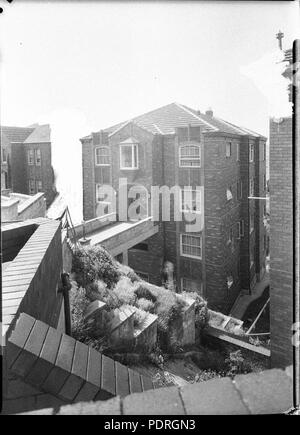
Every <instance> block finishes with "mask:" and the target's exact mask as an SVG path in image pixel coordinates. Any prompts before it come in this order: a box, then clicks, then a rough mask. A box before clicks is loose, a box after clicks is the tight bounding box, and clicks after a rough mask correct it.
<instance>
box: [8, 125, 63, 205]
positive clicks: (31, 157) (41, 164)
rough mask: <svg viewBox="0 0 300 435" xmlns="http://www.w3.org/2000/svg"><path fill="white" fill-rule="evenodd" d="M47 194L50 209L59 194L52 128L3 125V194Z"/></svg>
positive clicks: (45, 126) (46, 126)
mask: <svg viewBox="0 0 300 435" xmlns="http://www.w3.org/2000/svg"><path fill="white" fill-rule="evenodd" d="M5 191H12V192H17V193H24V194H28V195H34V194H36V193H38V192H44V193H45V198H46V202H47V206H49V205H50V204H51V203H52V201H53V199H54V197H55V195H56V190H55V186H54V172H53V168H52V165H51V138H50V126H49V125H47V124H46V125H38V124H35V125H32V126H30V127H4V126H1V192H5Z"/></svg>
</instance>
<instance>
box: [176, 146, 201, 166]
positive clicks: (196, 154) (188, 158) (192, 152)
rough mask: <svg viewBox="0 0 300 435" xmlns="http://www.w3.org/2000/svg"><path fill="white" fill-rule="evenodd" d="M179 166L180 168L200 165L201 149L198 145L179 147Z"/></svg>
mask: <svg viewBox="0 0 300 435" xmlns="http://www.w3.org/2000/svg"><path fill="white" fill-rule="evenodd" d="M179 166H180V167H182V168H200V167H201V149H200V146H198V145H183V146H181V147H180V148H179Z"/></svg>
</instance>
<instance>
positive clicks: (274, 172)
mask: <svg viewBox="0 0 300 435" xmlns="http://www.w3.org/2000/svg"><path fill="white" fill-rule="evenodd" d="M292 155H293V154H292V118H283V119H282V120H281V122H276V121H275V120H272V119H271V120H270V227H271V232H270V252H271V265H270V277H271V291H270V297H271V299H270V303H271V304H270V308H271V310H270V315H271V319H270V320H271V360H272V365H273V366H275V367H276V366H284V365H287V364H291V362H292V358H293V346H292V342H291V340H292V334H293V331H292V329H291V328H292V323H293V251H292V244H293V205H292V195H293V191H292V164H293V161H292Z"/></svg>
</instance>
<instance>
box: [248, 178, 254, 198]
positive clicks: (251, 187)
mask: <svg viewBox="0 0 300 435" xmlns="http://www.w3.org/2000/svg"><path fill="white" fill-rule="evenodd" d="M249 196H254V178H250V183H249Z"/></svg>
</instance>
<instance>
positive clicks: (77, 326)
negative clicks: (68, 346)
mask: <svg viewBox="0 0 300 435" xmlns="http://www.w3.org/2000/svg"><path fill="white" fill-rule="evenodd" d="M69 295H70V309H71V321H72V335H73V337H74V338H75V339H76V340H80V341H84V340H85V338H86V337H87V335H88V332H89V330H88V328H87V326H86V325H85V323H84V312H85V310H86V308H87V306H88V305H89V304H90V301H89V300H88V298H87V297H86V295H85V291H84V289H83V288H81V287H80V288H76V287H72V289H71V291H70V293H69Z"/></svg>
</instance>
